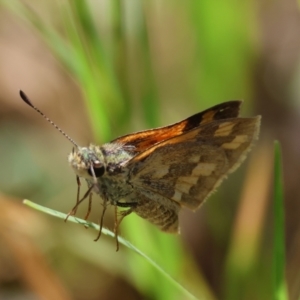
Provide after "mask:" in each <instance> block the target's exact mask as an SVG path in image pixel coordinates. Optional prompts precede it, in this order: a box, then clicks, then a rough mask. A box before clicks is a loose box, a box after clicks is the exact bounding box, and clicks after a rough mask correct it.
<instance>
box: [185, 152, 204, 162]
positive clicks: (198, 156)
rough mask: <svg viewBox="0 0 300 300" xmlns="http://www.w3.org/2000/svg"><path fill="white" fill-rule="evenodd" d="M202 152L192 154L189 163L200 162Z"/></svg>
mask: <svg viewBox="0 0 300 300" xmlns="http://www.w3.org/2000/svg"><path fill="white" fill-rule="evenodd" d="M200 157H201V154H196V155H192V156H191V157H189V158H188V162H189V163H198V162H199V161H200Z"/></svg>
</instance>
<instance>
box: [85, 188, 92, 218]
mask: <svg viewBox="0 0 300 300" xmlns="http://www.w3.org/2000/svg"><path fill="white" fill-rule="evenodd" d="M92 197H93V193H90V194H89V206H88V211H87V213H86V215H85V217H84V219H85V220H87V219H88V217H89V215H90V212H91V210H92Z"/></svg>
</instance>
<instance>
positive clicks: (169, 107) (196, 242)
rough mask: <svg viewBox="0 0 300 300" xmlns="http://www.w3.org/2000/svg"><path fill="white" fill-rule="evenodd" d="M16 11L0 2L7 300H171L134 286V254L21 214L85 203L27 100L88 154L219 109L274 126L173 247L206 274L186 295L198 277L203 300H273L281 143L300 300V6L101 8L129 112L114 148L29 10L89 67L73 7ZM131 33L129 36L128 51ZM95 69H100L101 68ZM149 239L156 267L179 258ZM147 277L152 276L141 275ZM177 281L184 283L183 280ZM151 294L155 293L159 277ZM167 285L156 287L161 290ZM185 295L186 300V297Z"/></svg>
mask: <svg viewBox="0 0 300 300" xmlns="http://www.w3.org/2000/svg"><path fill="white" fill-rule="evenodd" d="M15 2H16V3H18V5H16V6H14V5H15V3H14V4H12V3H11V2H10V3H9V1H0V89H1V95H0V101H1V103H0V105H1V109H0V158H1V168H0V187H1V198H0V225H1V226H0V298H1V299H159V297H162V296H159V295H162V294H159V293H160V292H161V291H160V292H159V291H158V292H156V291H154V290H155V288H154V287H151V285H150V286H148V287H145V286H142V285H139V284H138V283H137V282H139V281H138V279H135V277H134V276H131V275H128V274H129V273H131V268H132V269H134V268H135V267H137V263H135V262H133V261H132V260H131V259H132V258H128V255H130V254H128V251H126V249H124V247H122V249H121V251H120V252H118V253H115V245H114V240H113V239H109V238H107V237H101V239H100V241H98V242H97V243H94V242H93V239H94V238H95V236H96V232H95V231H92V230H85V229H84V228H82V227H81V226H79V225H74V224H71V223H64V222H63V221H62V220H60V219H55V218H52V217H49V216H46V215H44V214H42V213H40V212H37V211H34V210H32V209H30V208H27V207H25V206H24V205H23V204H22V199H24V198H26V199H30V200H32V201H34V202H36V203H39V204H41V205H44V206H47V207H51V208H53V209H56V210H58V211H62V212H65V213H67V212H68V211H69V210H70V209H71V207H72V205H74V202H75V195H76V181H75V176H74V174H73V173H72V171H71V169H70V168H69V167H68V164H67V160H66V157H67V154H68V153H69V152H70V151H71V146H72V145H70V143H69V142H68V141H67V140H66V139H65V138H64V137H62V135H61V134H60V133H58V132H57V131H56V130H55V129H54V128H53V127H51V126H50V125H49V124H47V123H46V122H45V120H43V119H42V118H41V117H40V116H39V115H38V114H36V113H34V112H33V111H32V110H31V109H29V108H28V107H27V106H26V105H24V103H23V102H22V101H21V99H20V97H19V90H20V89H22V90H24V91H25V92H26V94H27V95H28V96H29V97H30V98H31V99H32V100H33V102H34V103H35V104H36V105H37V106H38V107H39V108H40V109H41V110H42V111H43V112H45V113H46V115H47V116H49V117H50V118H51V119H52V120H53V121H54V122H55V123H56V124H58V125H59V126H60V127H61V128H62V129H63V130H64V131H66V132H67V133H68V134H69V135H70V136H71V137H72V138H73V139H74V140H75V141H77V143H79V144H80V145H86V144H89V143H90V142H95V143H99V144H100V143H103V142H108V140H106V139H105V138H106V137H109V138H114V137H117V136H118V135H122V134H126V133H129V132H133V131H137V130H143V129H147V128H149V126H152V125H157V126H158V125H160V126H163V125H167V124H169V123H171V122H175V121H179V120H180V119H183V118H185V117H187V116H189V115H192V114H194V113H196V112H198V111H200V110H202V109H205V108H207V107H209V106H211V105H214V104H216V103H220V102H223V101H226V100H230V99H244V101H245V102H244V105H243V112H242V115H243V116H251V115H257V114H260V115H262V132H261V136H260V140H259V143H257V146H256V147H255V149H254V151H252V153H251V155H250V157H249V158H248V159H247V162H246V163H245V164H243V166H242V167H241V168H240V169H239V170H238V171H237V172H236V173H234V174H233V175H231V176H230V178H229V179H228V180H227V181H226V182H225V183H224V184H223V185H222V187H220V188H219V190H218V192H217V193H216V194H215V195H214V196H213V197H212V199H210V201H208V202H207V203H206V204H205V205H204V207H202V209H200V210H199V211H197V212H196V213H194V214H193V213H192V212H190V211H184V212H183V213H182V214H181V223H182V226H181V227H182V229H181V231H182V234H181V236H179V237H172V243H173V239H174V240H176V243H179V244H180V247H182V249H184V251H186V252H184V255H183V258H181V259H182V260H183V261H187V262H186V264H187V265H192V267H191V266H190V267H188V270H193V272H195V273H192V274H191V273H188V272H187V273H185V272H184V271H180V273H181V277H184V278H185V280H186V281H187V282H188V281H189V277H193V278H194V279H193V280H192V279H191V281H192V284H191V286H192V287H191V289H192V290H193V289H194V290H196V292H195V293H196V294H197V293H199V294H201V291H204V290H205V292H203V293H204V295H206V296H205V297H206V298H207V299H225V298H227V299H254V298H256V299H268V297H269V296H270V292H271V279H270V277H271V276H272V275H271V273H272V271H271V270H270V265H271V255H272V232H273V227H272V168H273V167H272V157H273V154H272V153H273V149H272V147H273V140H274V139H278V140H279V141H280V143H281V146H282V151H283V169H284V185H285V187H284V189H285V209H286V212H285V220H286V228H285V233H286V262H287V272H286V276H287V283H288V291H289V295H290V299H298V298H299V294H300V272H299V269H300V268H299V267H300V254H299V253H300V242H299V241H300V239H299V236H300V222H299V220H300V218H299V213H300V201H299V199H300V192H299V178H300V177H299V174H300V160H299V153H300V151H299V149H300V139H299V138H298V137H299V128H300V127H299V126H300V118H299V114H300V100H299V99H300V97H299V93H300V89H299V84H298V81H299V79H300V73H299V70H300V69H299V53H300V14H299V7H298V6H297V4H296V3H295V2H294V1H290V0H288V1H283V0H281V1H256V2H250V1H245V2H243V4H241V3H239V2H236V1H225V2H222V3H214V4H213V5H212V4H210V3H208V2H203V3H202V2H201V3H200V2H199V3H198V4H193V3H192V2H191V1H187V2H186V3H185V4H184V3H183V2H180V1H174V3H171V2H168V1H153V2H151V3H150V2H147V1H145V2H144V1H141V2H138V1H132V2H130V3H129V2H127V3H126V4H124V3H123V4H122V3H121V2H119V1H112V2H109V1H95V0H94V1H89V2H88V7H89V9H90V11H91V12H92V13H91V15H92V16H93V17H94V19H93V22H94V24H95V27H96V28H97V30H98V32H97V34H98V38H99V40H100V41H101V43H102V45H103V49H104V50H105V51H106V52H107V53H109V54H110V55H111V56H113V59H112V61H113V67H112V69H111V71H112V73H113V76H114V77H115V80H116V81H117V82H118V83H117V85H118V87H119V95H121V96H119V97H120V99H123V100H124V101H123V102H122V103H123V104H122V105H121V106H118V105H116V104H115V103H113V104H111V103H110V102H109V100H104V101H106V102H105V105H104V106H105V109H106V110H105V111H104V113H105V115H106V117H107V119H108V120H109V126H110V133H107V134H106V136H105V137H103V136H104V134H103V135H101V133H100V134H99V133H97V132H95V130H94V129H93V120H91V113H90V108H87V107H88V104H86V103H87V102H85V101H87V100H86V99H85V98H86V96H87V95H88V93H87V92H85V88H86V87H87V84H86V85H85V84H84V83H83V81H80V78H78V75H76V74H77V73H76V72H74V73H73V72H72V68H70V65H68V64H67V63H65V62H62V61H61V59H60V58H61V57H60V56H59V55H57V52H56V54H55V51H54V50H53V48H51V46H49V36H47V35H46V34H43V30H40V29H41V28H38V27H39V25H38V24H34V18H32V19H30V17H29V15H28V14H25V13H24V11H23V10H22V9H21V8H22V7H23V5H24V7H25V8H26V9H29V11H31V12H34V14H35V16H37V17H38V18H40V22H43V23H44V26H45V28H49V29H53V30H54V31H55V32H57V33H58V34H59V36H61V37H62V38H63V39H65V41H66V44H65V45H63V47H66V48H67V47H70V57H69V58H70V59H71V60H76V59H78V57H77V58H76V56H73V52H72V47H75V46H74V44H73V45H72V43H67V41H68V38H69V37H68V34H66V30H65V27H64V26H66V24H65V23H64V21H65V20H63V19H62V16H61V11H62V10H63V11H64V13H66V12H68V10H69V9H70V14H71V15H72V14H73V13H74V7H73V8H72V4H70V2H71V1H70V2H69V1H54V2H47V1H15ZM75 2H76V1H74V3H75ZM73 5H74V4H73ZM116 7H117V8H118V9H117V10H116ZM72 9H73V10H72ZM114 10H116V11H117V14H116V13H114ZM118 18H119V19H118ZM116 19H118V20H119V23H116ZM74 20H75V21H74V22H76V21H78V19H77V20H76V18H74ZM120 20H121V21H120ZM78 22H79V21H78ZM116 24H117V25H116ZM118 26H119V27H118ZM141 28H142V29H143V30H144V33H143V35H142V37H141V36H140V35H139V31H141ZM118 30H121V31H122V34H123V35H122V38H120V39H119V40H117V41H116V40H114V39H115V37H116V36H118V34H117V33H118ZM116 32H117V33H116ZM145 37H146V42H145V40H144V39H143V38H145ZM118 42H120V43H118ZM83 43H84V42H83ZM112 45H114V47H113V46H112ZM60 46H61V45H58V44H56V45H54V47H57V48H59V47H60ZM57 48H56V49H57ZM145 53H147V55H148V56H147V57H148V58H150V59H149V60H148V61H147V60H146V59H144V55H146V54H145ZM87 55H89V54H87ZM91 55H92V54H91ZM108 59H110V58H108ZM66 61H67V58H66ZM104 64H105V63H104ZM148 64H149V65H148ZM101 67H102V66H100V65H99V69H100V70H101ZM94 68H95V69H97V68H98V64H97V63H96V62H95V64H94ZM100 73H101V72H99V74H100ZM97 74H98V73H97ZM99 74H98V75H97V76H99V81H98V82H99V85H101V84H102V82H103V81H101V80H100V79H101V77H100V75H99ZM145 74H146V75H145ZM153 86H155V89H152V90H151V91H152V92H153V91H154V92H153V93H152V92H150V94H151V97H153V98H151V97H150V98H149V99H154V100H153V102H151V101H148V102H147V100H145V99H146V98H143V96H145V95H148V94H147V91H148V89H150V87H151V88H153ZM112 97H113V96H112ZM84 99H85V100H84ZM104 99H108V98H105V97H104ZM143 99H144V100H143ZM149 103H150V104H149ZM116 107H117V108H116ZM116 110H117V112H116ZM152 111H153V112H154V114H156V116H158V118H157V119H155V120H152V119H151V116H152V115H151V112H152ZM147 112H149V114H147ZM149 115H150V116H149ZM147 118H148V119H147ZM100 130H101V129H100ZM84 189H85V187H84V184H83V190H84ZM96 202H97V201H95V204H94V210H93V213H92V216H91V220H93V221H95V222H97V219H98V215H99V210H100V209H101V207H100V205H99V203H96ZM83 206H84V205H83ZM85 209H86V208H85V207H81V208H80V210H79V212H78V215H79V216H81V217H82V216H84V212H85ZM129 218H131V216H130V217H128V219H126V220H125V221H124V223H123V224H122V226H123V225H124V229H123V231H122V235H124V237H125V238H128V239H129V240H131V238H130V226H131V225H130V224H131V223H130V222H131V221H130V220H129ZM132 218H133V219H134V217H132ZM132 222H135V221H132ZM137 222H139V220H138V221H137ZM141 222H146V221H143V220H142V221H141ZM125 223H127V224H125ZM133 224H135V223H133ZM138 224H143V223H138ZM106 226H108V227H110V228H112V227H113V213H112V212H110V213H108V214H107V216H106ZM122 226H121V227H122ZM142 226H144V225H142ZM145 226H148V224H147V225H145ZM149 226H151V225H149ZM140 230H141V232H140V235H139V236H136V235H135V237H136V239H137V240H141V239H142V240H143V239H144V240H146V242H145V248H146V249H147V250H148V251H149V252H148V253H149V255H150V256H151V255H153V256H155V255H158V256H159V253H160V254H161V255H162V256H161V257H163V255H164V254H163V252H164V250H162V249H163V247H167V246H164V243H163V242H162V241H161V240H160V242H157V244H159V245H158V246H157V247H158V248H157V249H156V248H155V247H156V246H153V245H152V244H153V243H154V244H155V239H154V240H152V241H151V243H150V242H149V241H150V237H149V240H147V234H148V233H146V234H145V233H144V232H143V231H142V230H143V228H140ZM150 230H152V229H150ZM154 230H156V229H154ZM147 232H148V231H147ZM156 234H157V235H161V236H164V234H163V233H159V232H157V233H156ZM160 238H161V239H164V237H160ZM168 238H169V237H167V238H166V239H168ZM153 241H154V242H153ZM137 243H138V242H137ZM147 243H148V244H147ZM176 245H177V244H176ZM141 247H142V248H143V246H141ZM159 247H161V248H159ZM178 247H179V246H178ZM165 249H167V248H165ZM147 250H146V251H147ZM168 251H169V250H168ZM168 251H167V253H168ZM169 253H170V252H169ZM165 254H166V253H165ZM166 255H167V256H168V254H166ZM187 257H188V258H187ZM177 260H178V259H177ZM162 264H163V263H162ZM174 264H175V262H174ZM171 265H172V264H171ZM181 270H182V269H181ZM232 270H235V271H232ZM135 272H137V274H139V273H140V274H142V273H143V272H146V271H145V269H144V267H140V266H138V267H137V271H135ZM232 274H235V275H232ZM171 275H173V274H171ZM141 276H142V275H141ZM152 276H154V277H155V275H152ZM175 277H176V278H179V281H181V279H180V276H176V275H175ZM183 280H184V279H183ZM145 281H146V282H148V283H149V284H150V282H155V280H154V279H153V278H152V279H149V278H148V279H145ZM200 281H201V283H200ZM160 284H161V283H160V282H158V283H157V285H156V288H157V289H161V290H162V287H161V286H160ZM224 285H225V286H224ZM231 285H232V286H233V287H231ZM203 286H205V288H204V287H203ZM236 286H239V287H240V290H238V291H237V288H236ZM200 287H201V288H200ZM231 288H232V289H233V290H235V291H236V293H235V292H232V290H231ZM151 289H152V292H149V290H151ZM168 289H170V287H166V290H168ZM199 290H201V291H199ZM147 291H148V292H147ZM199 294H198V295H199ZM175 295H177V296H176V297H178V299H186V298H185V296H182V295H180V294H179V295H178V294H177V293H176V292H175ZM199 297H200V296H199ZM167 298H168V297H167V296H165V298H164V299H167ZM161 299H162V298H161ZM170 299H171V298H170ZM173 299H174V298H173Z"/></svg>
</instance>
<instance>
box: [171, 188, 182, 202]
mask: <svg viewBox="0 0 300 300" xmlns="http://www.w3.org/2000/svg"><path fill="white" fill-rule="evenodd" d="M181 197H182V193H180V192H179V191H177V190H175V192H174V195H173V196H172V197H171V198H172V199H173V200H174V201H178V202H179V201H181Z"/></svg>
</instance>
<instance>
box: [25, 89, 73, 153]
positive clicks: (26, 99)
mask: <svg viewBox="0 0 300 300" xmlns="http://www.w3.org/2000/svg"><path fill="white" fill-rule="evenodd" d="M20 96H21V98H22V99H23V101H24V102H25V103H26V104H28V105H29V106H31V107H32V108H33V109H34V110H35V111H37V112H38V113H39V114H40V115H41V116H42V117H43V118H44V119H46V120H47V121H48V122H49V123H50V124H51V125H53V126H54V127H55V128H56V129H57V130H58V131H59V132H60V133H61V134H62V135H63V136H64V137H66V138H67V139H68V140H69V141H70V142H71V143H72V144H73V145H74V146H75V147H76V148H79V147H78V145H77V144H76V143H75V142H74V140H73V139H71V138H70V137H69V136H68V135H67V134H66V133H65V132H64V131H63V130H62V129H60V128H59V127H58V126H57V125H56V124H55V123H54V122H53V121H51V120H50V119H49V118H48V117H47V116H46V115H45V114H44V113H43V112H41V111H40V110H39V109H38V108H37V107H35V106H34V105H33V104H32V103H31V102H30V100H29V98H28V97H27V96H26V94H25V93H24V92H23V91H20Z"/></svg>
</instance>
